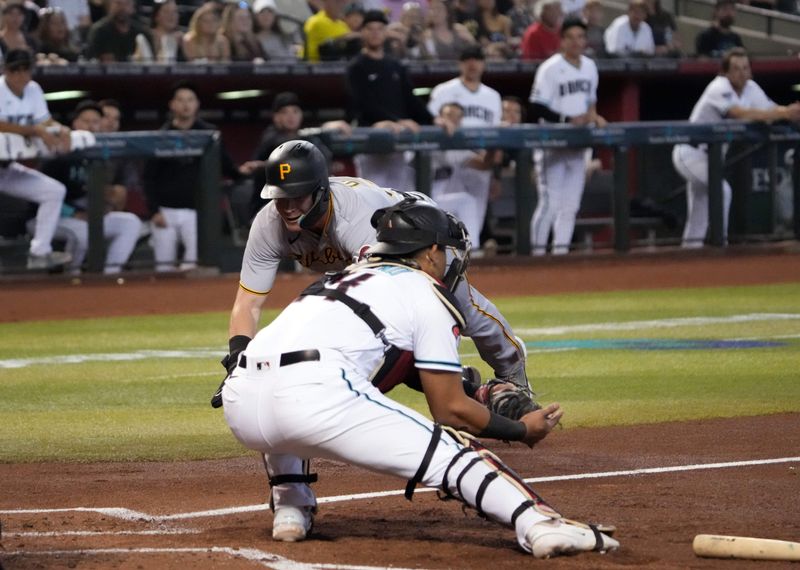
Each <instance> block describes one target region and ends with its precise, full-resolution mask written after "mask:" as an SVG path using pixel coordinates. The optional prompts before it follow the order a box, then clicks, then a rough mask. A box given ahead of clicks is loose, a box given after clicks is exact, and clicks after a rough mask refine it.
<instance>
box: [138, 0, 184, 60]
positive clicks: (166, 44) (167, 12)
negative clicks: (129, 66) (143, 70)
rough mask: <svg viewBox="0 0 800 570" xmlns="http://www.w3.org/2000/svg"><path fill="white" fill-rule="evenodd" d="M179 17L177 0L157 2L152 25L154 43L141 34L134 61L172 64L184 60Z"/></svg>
mask: <svg viewBox="0 0 800 570" xmlns="http://www.w3.org/2000/svg"><path fill="white" fill-rule="evenodd" d="M179 17H180V14H179V12H178V4H177V3H176V2H175V0H156V2H155V3H154V4H153V12H152V16H151V25H150V34H151V36H152V41H153V43H152V44H151V43H150V42H149V41H148V40H147V38H145V37H144V35H143V34H139V35H138V36H137V37H136V53H135V54H134V55H133V59H134V61H144V62H153V61H157V62H159V63H171V62H174V61H178V60H179V59H182V55H180V48H181V40H182V39H183V32H182V31H181V30H180V29H179V27H178V21H179Z"/></svg>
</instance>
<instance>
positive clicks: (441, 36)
mask: <svg viewBox="0 0 800 570" xmlns="http://www.w3.org/2000/svg"><path fill="white" fill-rule="evenodd" d="M475 41H476V40H475V38H474V37H473V36H472V34H471V33H470V32H469V30H468V29H467V28H466V27H465V26H464V25H463V24H459V23H456V22H455V20H454V19H453V15H452V12H451V10H450V5H449V4H448V3H447V2H445V1H444V0H430V2H429V4H428V14H427V19H426V27H425V32H424V33H423V35H422V42H421V43H420V45H419V49H418V50H417V51H416V52H415V53H414V54H413V55H414V57H416V58H418V59H436V60H445V61H449V60H452V61H455V60H457V59H458V56H459V54H460V53H461V52H462V51H463V49H464V48H465V47H467V46H468V45H472V44H474V43H475Z"/></svg>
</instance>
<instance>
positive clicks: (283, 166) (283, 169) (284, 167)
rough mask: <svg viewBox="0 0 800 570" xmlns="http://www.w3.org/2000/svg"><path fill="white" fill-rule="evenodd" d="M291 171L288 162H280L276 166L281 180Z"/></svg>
mask: <svg viewBox="0 0 800 570" xmlns="http://www.w3.org/2000/svg"><path fill="white" fill-rule="evenodd" d="M291 171H292V165H291V164H289V163H288V162H281V163H280V164H279V165H278V172H279V173H280V175H281V180H283V179H284V178H286V175H287V174H289V173H290V172H291Z"/></svg>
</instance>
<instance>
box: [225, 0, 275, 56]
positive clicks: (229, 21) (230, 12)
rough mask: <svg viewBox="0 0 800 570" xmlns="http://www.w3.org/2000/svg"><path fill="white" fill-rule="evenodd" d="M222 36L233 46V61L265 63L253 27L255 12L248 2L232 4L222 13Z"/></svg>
mask: <svg viewBox="0 0 800 570" xmlns="http://www.w3.org/2000/svg"><path fill="white" fill-rule="evenodd" d="M222 35H224V36H225V37H226V38H227V39H228V43H229V44H230V46H231V59H232V60H233V61H256V62H259V61H261V62H263V61H264V59H265V57H264V52H263V51H262V49H261V43H260V42H259V41H258V38H257V37H256V33H255V26H254V25H253V12H251V11H250V5H249V4H248V3H247V2H244V1H240V2H232V3H228V4H226V5H225V9H224V10H223V11H222Z"/></svg>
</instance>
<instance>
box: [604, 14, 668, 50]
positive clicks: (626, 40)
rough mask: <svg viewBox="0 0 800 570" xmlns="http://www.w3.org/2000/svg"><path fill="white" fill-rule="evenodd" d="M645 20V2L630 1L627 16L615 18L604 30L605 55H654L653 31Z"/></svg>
mask: <svg viewBox="0 0 800 570" xmlns="http://www.w3.org/2000/svg"><path fill="white" fill-rule="evenodd" d="M646 18H647V4H645V0H630V1H629V2H628V12H627V14H623V15H621V16H617V17H616V18H615V19H614V21H613V22H611V24H610V25H609V26H608V28H607V29H606V32H605V34H604V39H605V43H606V53H607V54H608V55H613V56H617V57H631V56H650V55H654V54H655V51H656V44H655V41H654V40H653V30H651V29H650V26H649V25H648V23H647V22H645V19H646Z"/></svg>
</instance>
